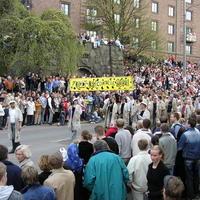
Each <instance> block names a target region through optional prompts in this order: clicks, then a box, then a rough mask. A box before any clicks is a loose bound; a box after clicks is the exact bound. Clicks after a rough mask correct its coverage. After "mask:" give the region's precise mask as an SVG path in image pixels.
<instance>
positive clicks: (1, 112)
mask: <svg viewBox="0 0 200 200" xmlns="http://www.w3.org/2000/svg"><path fill="white" fill-rule="evenodd" d="M2 104H3V102H2V100H1V99H0V130H3V116H4V115H5V112H4V109H3V106H2Z"/></svg>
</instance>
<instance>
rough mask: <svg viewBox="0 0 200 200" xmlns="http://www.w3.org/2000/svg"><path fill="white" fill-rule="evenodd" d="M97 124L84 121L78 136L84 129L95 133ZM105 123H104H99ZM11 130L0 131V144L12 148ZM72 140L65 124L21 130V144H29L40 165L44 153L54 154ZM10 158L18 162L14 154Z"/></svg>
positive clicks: (33, 158)
mask: <svg viewBox="0 0 200 200" xmlns="http://www.w3.org/2000/svg"><path fill="white" fill-rule="evenodd" d="M96 125H97V124H90V123H85V122H83V123H82V124H81V130H79V131H78V137H77V138H80V134H81V131H82V130H88V131H90V133H91V134H93V135H94V127H95V126H96ZM98 125H103V123H98ZM9 131H10V130H3V131H0V144H3V145H5V146H7V147H8V148H9V150H11V141H10V140H9V139H8V132H9ZM71 142H72V139H71V131H70V129H69V128H68V127H67V125H65V126H56V125H40V126H25V127H23V128H22V132H21V144H26V145H29V146H30V148H31V151H32V157H31V159H32V160H33V162H34V163H35V165H36V166H37V167H38V165H37V162H38V159H39V157H40V156H41V155H43V154H53V153H55V152H57V151H59V149H60V148H61V147H65V148H66V149H67V147H68V145H69V144H70V143H71ZM9 160H10V161H12V162H13V163H15V164H17V160H16V158H15V155H14V154H9Z"/></svg>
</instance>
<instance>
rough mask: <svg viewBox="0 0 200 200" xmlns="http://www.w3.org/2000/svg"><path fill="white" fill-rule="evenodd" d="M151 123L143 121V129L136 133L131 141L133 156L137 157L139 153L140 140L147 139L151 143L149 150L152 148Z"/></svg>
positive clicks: (147, 120)
mask: <svg viewBox="0 0 200 200" xmlns="http://www.w3.org/2000/svg"><path fill="white" fill-rule="evenodd" d="M150 125H151V121H150V120H149V119H144V120H143V121H142V126H143V128H141V129H139V130H137V131H136V133H135V134H134V136H133V138H132V141H131V149H132V154H133V156H135V155H137V154H138V153H139V151H140V150H139V148H138V141H139V140H140V139H146V140H147V141H148V143H149V148H150V146H151V135H152V134H151V130H150Z"/></svg>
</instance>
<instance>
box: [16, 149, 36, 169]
mask: <svg viewBox="0 0 200 200" xmlns="http://www.w3.org/2000/svg"><path fill="white" fill-rule="evenodd" d="M15 156H16V158H17V160H18V162H19V166H20V167H21V168H22V169H23V168H24V167H26V166H31V167H34V166H35V165H34V163H33V161H32V160H31V159H30V158H31V156H32V153H31V150H30V148H29V146H28V145H20V146H18V147H17V148H16V150H15Z"/></svg>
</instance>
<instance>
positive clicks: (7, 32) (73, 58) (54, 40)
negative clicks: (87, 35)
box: [0, 0, 82, 75]
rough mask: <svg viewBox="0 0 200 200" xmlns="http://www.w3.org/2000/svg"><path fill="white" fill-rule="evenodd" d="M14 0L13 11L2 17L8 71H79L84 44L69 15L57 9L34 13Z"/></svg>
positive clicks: (0, 38)
mask: <svg viewBox="0 0 200 200" xmlns="http://www.w3.org/2000/svg"><path fill="white" fill-rule="evenodd" d="M12 1H13V2H14V3H13V4H9V5H11V8H9V10H13V12H5V14H4V15H2V16H1V17H0V19H1V20H0V65H1V67H2V68H4V70H5V72H7V73H13V74H18V75H19V74H24V73H26V72H28V71H32V72H42V73H45V74H52V73H66V74H71V73H74V72H76V70H77V61H78V58H79V57H80V56H81V54H82V47H81V46H80V43H79V42H78V41H76V37H75V34H74V33H73V31H72V27H71V24H70V23H69V20H68V18H67V16H65V15H64V14H63V13H62V12H59V11H54V10H47V11H45V12H44V13H43V14H42V15H41V16H34V15H33V14H32V13H30V12H28V11H27V10H26V9H25V8H23V6H21V5H20V4H19V2H18V1H15V0H12ZM12 6H14V7H12ZM4 7H5V6H4ZM7 7H8V6H7ZM7 7H6V8H7ZM14 10H15V12H14ZM25 13H26V14H25Z"/></svg>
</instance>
